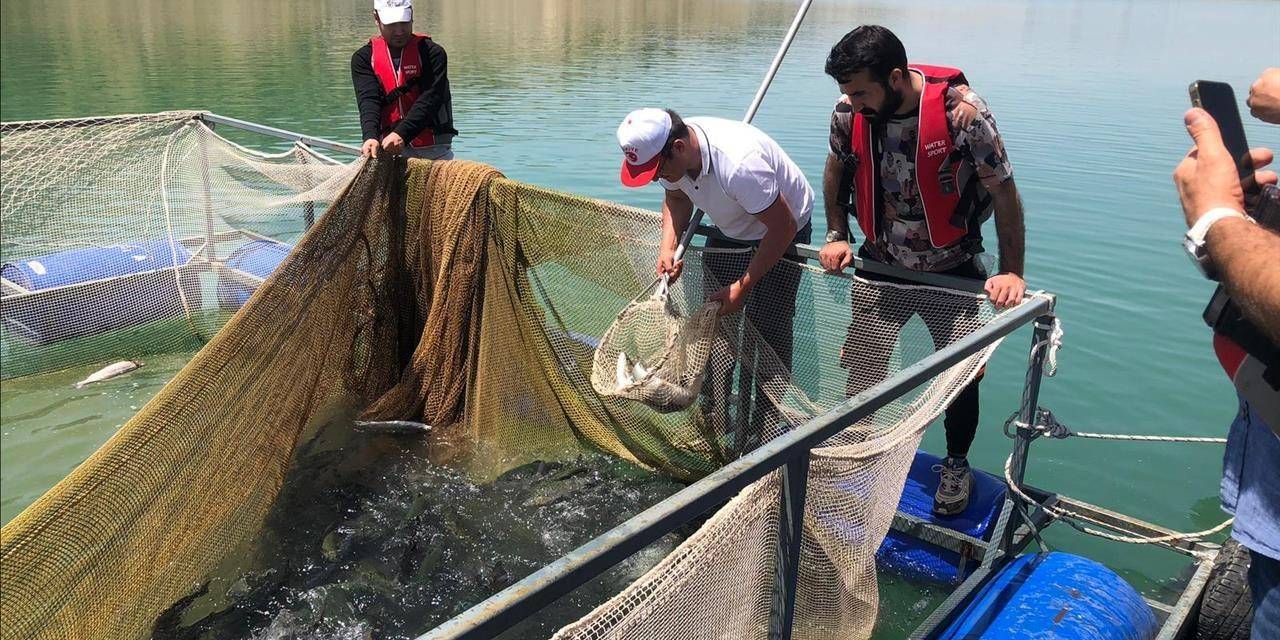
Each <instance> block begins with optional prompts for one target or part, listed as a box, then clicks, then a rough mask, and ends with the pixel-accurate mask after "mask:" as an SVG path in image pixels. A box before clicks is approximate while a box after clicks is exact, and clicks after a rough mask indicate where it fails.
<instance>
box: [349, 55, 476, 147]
mask: <svg viewBox="0 0 1280 640" xmlns="http://www.w3.org/2000/svg"><path fill="white" fill-rule="evenodd" d="M391 53H392V57H393V58H398V56H399V52H397V51H392V52H391ZM418 57H419V59H420V60H421V61H422V73H420V74H419V75H418V78H417V81H418V84H419V86H420V87H421V88H422V94H421V95H419V96H418V100H417V101H416V102H414V103H413V106H411V107H409V112H408V113H406V114H404V117H403V118H401V120H400V121H399V122H397V123H396V126H395V128H394V129H393V130H394V131H395V132H396V133H398V134H400V137H401V138H404V141H405V142H406V143H407V142H409V141H410V140H413V139H414V137H416V136H417V135H418V134H419V133H422V130H423V129H424V128H426V127H431V129H432V130H433V131H435V133H436V135H437V136H440V135H441V134H456V133H458V130H457V129H454V128H453V96H452V95H451V94H450V93H449V75H448V72H447V68H448V58H447V56H446V55H445V52H444V47H441V46H440V45H438V44H436V43H435V42H433V41H432V40H431V39H430V38H423V39H422V40H420V41H419V42H418ZM395 62H396V65H397V66H398V65H399V63H400V61H399V60H398V59H396V60H395ZM351 84H353V85H354V86H355V90H356V107H357V108H358V109H359V110H360V131H361V133H362V135H363V139H364V140H368V139H370V138H373V139H377V140H381V139H382V137H383V135H384V134H383V132H382V131H381V118H382V107H383V105H385V104H386V99H387V92H385V91H383V90H382V84H381V83H379V82H378V76H377V75H376V74H375V73H374V72H373V45H372V44H370V43H366V44H365V45H364V46H363V47H360V48H359V49H357V50H356V52H355V53H354V54H352V55H351ZM387 133H390V132H387Z"/></svg>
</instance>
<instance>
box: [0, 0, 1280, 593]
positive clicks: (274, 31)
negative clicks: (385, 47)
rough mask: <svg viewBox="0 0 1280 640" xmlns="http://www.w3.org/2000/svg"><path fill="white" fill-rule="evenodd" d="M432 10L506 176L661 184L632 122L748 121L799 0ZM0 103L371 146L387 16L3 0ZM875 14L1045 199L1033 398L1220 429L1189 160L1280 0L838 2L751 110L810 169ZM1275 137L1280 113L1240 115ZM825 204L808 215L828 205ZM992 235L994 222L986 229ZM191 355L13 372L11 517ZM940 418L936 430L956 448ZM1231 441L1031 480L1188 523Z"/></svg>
mask: <svg viewBox="0 0 1280 640" xmlns="http://www.w3.org/2000/svg"><path fill="white" fill-rule="evenodd" d="M418 5H419V6H418V13H417V18H418V19H417V22H416V27H417V29H418V30H419V31H425V32H429V33H431V34H432V35H433V36H434V37H435V39H436V40H437V41H438V42H439V43H440V44H442V45H443V46H444V47H445V48H446V49H447V50H448V52H449V64H450V78H451V81H452V88H453V94H454V111H455V114H456V120H457V123H456V124H457V127H458V129H459V130H460V131H461V132H462V135H461V136H460V137H459V138H458V140H457V141H456V143H455V150H456V152H457V154H458V155H459V156H460V157H464V158H471V159H475V160H480V161H483V162H488V163H491V164H493V165H495V166H496V167H498V168H499V169H501V170H502V171H503V172H505V173H506V174H507V175H508V176H509V177H512V178H515V179H519V180H524V181H528V182H532V183H536V184H540V185H546V186H550V187H554V188H557V189H563V190H566V191H573V192H576V193H580V194H585V195H589V196H595V197H600V198H606V199H610V200H615V201H619V202H623V203H627V204H632V205H638V206H644V207H648V208H657V207H658V205H659V202H660V193H659V192H658V189H657V187H652V188H649V189H644V190H627V189H624V188H622V187H621V186H620V185H619V184H618V183H617V178H616V176H617V163H618V156H619V154H618V150H617V147H616V143H615V141H614V137H613V131H614V128H615V127H616V126H617V123H618V121H619V119H620V118H621V117H622V116H623V115H624V114H625V113H627V112H628V111H629V110H631V109H633V108H636V107H639V106H669V107H672V108H675V109H676V110H678V111H680V112H681V113H682V114H684V115H717V116H723V117H732V118H737V117H740V116H741V114H742V112H743V110H744V109H745V107H746V105H747V103H748V102H749V100H750V97H751V95H752V94H753V92H754V91H755V88H756V86H757V84H758V82H759V79H760V77H761V75H762V74H763V72H764V70H765V69H766V68H767V66H768V63H769V61H770V59H771V57H772V56H773V53H774V51H775V49H776V47H777V43H778V41H779V40H780V38H781V37H782V35H783V34H784V33H785V31H786V29H787V27H788V25H789V24H790V21H791V18H792V16H793V14H794V10H795V8H796V4H795V3H791V2H770V1H759V2H748V1H742V2H731V1H722V0H704V1H696V0H651V1H646V2H615V1H612V0H543V1H538V2H534V1H532V0H507V1H475V0H447V1H443V2H424V1H422V0H420V1H419V3H418ZM0 19H2V20H0V21H2V24H3V34H2V35H3V38H0V117H2V118H3V120H6V121H11V120H24V119H39V118H54V117H66V116H88V115H104V114H115V113H131V112H132V113H136V112H148V111H158V110H167V109H183V108H196V109H208V110H211V111H214V112H217V113H220V114H224V115H228V116H232V117H237V118H242V119H247V120H252V121H255V122H261V123H265V124H271V125H275V126H279V127H284V128H288V129H294V130H297V131H301V132H305V133H308V134H311V135H317V136H324V137H329V138H333V139H337V140H342V141H347V142H351V143H358V142H359V141H358V138H359V127H358V124H357V119H356V116H355V106H354V99H353V94H352V90H351V86H350V76H349V58H350V54H351V52H352V51H354V50H355V49H356V48H357V47H359V46H360V45H361V44H362V43H363V41H364V40H366V39H367V38H368V36H369V35H370V34H371V33H372V32H373V27H374V25H373V22H372V18H371V16H370V9H369V7H368V4H367V3H366V2H364V1H363V0H352V1H344V2H337V1H333V0H325V1H319V0H277V1H275V2H270V3H262V2H249V1H247V0H228V1H220V2H195V1H192V0H165V1H160V0H93V1H90V0H47V1H39V2H37V1H35V0H6V2H5V3H4V4H3V5H0ZM869 22H874V23H880V24H884V25H886V26H889V27H890V28H892V29H893V30H894V31H895V32H897V33H898V35H899V36H900V37H902V39H903V40H904V42H905V43H906V46H907V50H908V53H909V54H910V55H911V57H912V58H913V59H914V60H918V61H922V62H932V63H939V64H948V65H953V66H959V67H961V68H963V69H964V70H965V71H966V72H967V74H968V76H969V78H970V80H971V82H972V84H973V86H974V88H975V89H976V90H978V91H979V92H981V93H982V94H983V95H984V96H985V97H986V98H987V100H988V102H989V104H990V105H991V108H992V110H993V113H994V114H995V117H996V119H997V122H998V123H999V125H1000V129H1001V131H1002V133H1003V134H1004V137H1005V143H1006V145H1007V147H1008V151H1009V155H1010V157H1011V159H1012V162H1013V165H1014V172H1015V176H1016V179H1017V184H1018V186H1019V190H1020V192H1021V194H1022V197H1023V200H1024V202H1025V205H1026V212H1027V275H1028V281H1029V283H1030V285H1031V286H1032V288H1036V289H1045V290H1048V291H1051V292H1054V293H1056V294H1058V296H1059V306H1058V311H1059V313H1060V315H1061V317H1062V319H1063V323H1064V328H1065V330H1066V341H1065V344H1066V346H1065V348H1064V350H1063V352H1062V354H1061V357H1060V361H1061V371H1060V373H1059V374H1058V376H1057V377H1055V378H1053V379H1050V380H1047V381H1046V384H1045V386H1044V389H1043V393H1042V399H1041V402H1042V404H1043V405H1045V406H1047V407H1050V408H1052V409H1053V410H1054V412H1055V413H1056V414H1057V415H1058V417H1059V418H1060V419H1062V420H1063V421H1064V422H1065V423H1067V424H1069V425H1070V426H1072V427H1074V428H1076V429H1079V430H1087V431H1101V432H1120V433H1137V434H1168V435H1210V436H1221V435H1225V433H1226V430H1227V425H1228V424H1229V422H1230V419H1231V417H1232V414H1233V411H1234V408H1235V402H1234V397H1233V393H1232V390H1231V387H1230V385H1229V384H1228V382H1227V380H1226V379H1225V377H1224V376H1223V375H1222V373H1221V371H1220V370H1219V369H1218V366H1217V364H1216V362H1215V360H1214V358H1213V355H1212V351H1211V349H1210V346H1209V331H1208V329H1207V328H1206V327H1204V326H1203V324H1202V322H1201V321H1200V319H1199V315H1200V311H1201V309H1202V308H1203V306H1204V303H1205V301H1206V300H1207V297H1208V295H1209V293H1210V291H1211V286H1210V283H1208V282H1207V281H1205V280H1203V279H1202V278H1200V277H1199V276H1198V275H1197V273H1196V271H1195V270H1194V268H1192V267H1191V265H1190V264H1188V262H1187V259H1186V258H1185V257H1184V256H1183V255H1182V251H1181V248H1180V245H1179V239H1180V235H1181V233H1182V231H1183V230H1184V225H1183V222H1182V217H1181V213H1180V211H1179V209H1178V205H1177V201H1176V197H1175V195H1174V193H1173V188H1172V184H1171V182H1170V177H1169V176H1170V171H1171V170H1172V168H1173V166H1174V165H1175V164H1176V163H1177V161H1178V159H1179V158H1180V156H1181V155H1182V154H1183V153H1184V152H1185V151H1186V149H1187V148H1188V146H1189V140H1188V138H1187V136H1186V133H1185V131H1184V129H1183V127H1182V124H1181V114H1182V112H1183V111H1184V110H1185V108H1186V106H1187V93H1186V88H1187V85H1188V83H1190V82H1191V81H1192V80H1195V79H1197V78H1206V79H1219V80H1224V81H1228V82H1230V83H1231V84H1232V85H1233V86H1234V87H1235V88H1236V91H1237V96H1238V97H1239V98H1240V99H1241V102H1243V97H1244V95H1245V92H1246V91H1247V88H1248V85H1249V83H1250V82H1251V81H1252V80H1253V78H1255V77H1256V76H1257V75H1258V73H1259V72H1261V70H1262V69H1263V68H1264V67H1267V66H1274V65H1277V64H1280V29H1277V28H1276V25H1278V24H1280V3H1275V2H981V3H948V2H911V1H909V2H895V3H882V2H828V1H823V0H818V2H815V6H814V8H813V9H812V11H811V12H810V15H809V17H808V19H807V20H806V22H805V24H804V26H803V28H802V29H801V31H800V34H799V36H798V38H797V40H796V43H795V45H794V46H793V48H792V50H791V52H790V54H789V55H788V57H787V59H786V62H785V63H784V64H783V66H782V69H781V71H780V73H779V76H778V78H777V80H776V81H775V82H774V84H773V87H772V88H771V90H770V92H769V96H768V98H767V99H766V100H765V102H764V105H763V107H762V109H761V110H760V113H759V115H758V117H757V118H756V124H757V125H759V126H760V127H761V128H762V129H764V130H765V131H766V132H768V133H770V134H771V135H773V136H774V137H775V138H776V139H777V140H778V141H779V142H780V143H781V144H782V146H783V147H784V148H786V149H787V151H788V153H789V154H791V156H792V157H793V158H794V159H795V160H796V161H797V162H798V163H799V164H800V166H801V168H802V169H803V170H804V171H805V173H806V174H807V175H808V177H809V179H810V181H811V182H813V183H814V185H815V187H817V186H818V185H819V184H820V180H821V175H822V165H823V161H824V158H825V154H826V139H827V123H828V118H829V114H830V109H831V105H832V104H833V102H834V100H835V98H836V97H837V92H836V88H835V86H834V84H833V83H832V81H831V80H830V79H829V78H828V77H826V76H825V75H823V74H822V63H823V60H824V59H825V56H826V52H827V50H828V49H829V47H830V46H831V44H832V43H834V42H835V41H836V40H837V39H838V38H839V37H840V35H842V34H843V33H845V32H846V31H848V30H849V29H851V28H852V27H854V26H856V25H857V24H860V23H869ZM1246 120H1247V122H1246V130H1247V133H1248V135H1249V137H1250V139H1251V140H1252V142H1253V143H1254V144H1256V145H1266V146H1269V147H1271V148H1273V149H1276V148H1280V127H1267V126H1266V125H1262V124H1260V123H1258V122H1257V121H1254V120H1252V119H1250V118H1248V117H1247V116H1246ZM820 217H821V209H820V208H819V210H818V211H816V212H815V227H816V228H815V234H814V237H815V238H821V237H822V235H823V233H824V232H825V229H823V228H822V226H823V225H822V224H821V223H820V222H819V221H818V220H817V218H820ZM990 244H991V245H994V242H991V243H990ZM1028 342H1029V333H1028V332H1026V331H1023V332H1019V333H1017V334H1015V335H1014V336H1012V337H1011V338H1010V339H1009V340H1008V341H1007V342H1006V344H1005V346H1004V347H1003V348H1002V349H1001V351H1000V352H999V353H998V354H997V355H996V357H995V358H994V360H993V362H992V364H991V366H990V368H989V373H988V375H987V379H986V381H985V383H984V385H983V389H984V390H983V400H982V410H983V416H984V418H983V428H982V430H981V432H980V433H979V436H978V440H977V442H976V444H975V446H974V450H973V453H972V454H971V459H972V460H973V462H974V463H975V464H976V465H978V466H980V467H983V468H985V469H989V470H998V469H1000V468H1001V465H1002V464H1003V461H1004V459H1005V457H1006V456H1007V455H1008V453H1009V449H1010V442H1009V441H1008V440H1007V439H1005V438H1004V436H1003V435H1002V434H1001V430H1000V424H1001V423H1002V422H1003V421H1004V419H1005V417H1007V416H1008V415H1009V413H1010V412H1012V411H1013V410H1014V409H1015V408H1016V405H1017V402H1018V399H1019V389H1020V386H1021V384H1022V376H1023V373H1024V370H1025V362H1026V350H1027V346H1028ZM189 355H190V354H175V355H173V356H172V357H171V358H170V359H169V360H166V359H164V358H160V359H158V360H157V361H156V362H152V363H149V365H148V367H146V368H144V369H143V370H142V371H140V372H138V373H135V374H133V375H132V376H131V377H127V378H122V379H120V380H117V381H113V382H111V383H107V384H105V385H102V386H100V387H97V388H93V387H91V388H89V389H86V390H83V391H76V392H72V391H70V390H69V389H68V386H69V384H70V383H71V382H74V381H75V380H77V379H79V378H81V377H83V376H84V375H86V374H87V373H89V372H91V371H92V370H94V369H95V368H96V366H95V367H84V368H80V369H76V370H72V371H67V372H61V373H56V374H49V375H47V376H42V377H39V378H33V379H27V380H21V381H15V382H6V383H4V389H3V400H2V401H0V412H2V413H3V424H2V425H0V431H2V432H3V441H2V444H3V447H2V448H0V450H2V452H3V465H2V473H3V476H2V480H3V505H2V506H0V515H2V517H3V520H5V521H8V520H9V519H10V518H12V517H13V516H14V515H16V514H17V513H18V512H19V511H20V510H21V509H22V508H23V507H25V506H26V505H27V504H29V503H30V502H31V501H32V500H34V499H35V498H36V497H38V496H39V494H40V493H41V492H43V491H44V490H45V489H46V488H47V487H48V486H50V485H51V484H52V483H53V482H55V481H56V480H57V479H58V478H60V477H61V476H62V475H64V474H65V473H66V472H67V471H69V470H70V469H71V468H73V467H74V466H75V465H76V464H78V463H79V462H80V461H82V460H83V459H84V458H85V457H86V456H87V455H88V454H89V453H91V452H92V451H93V450H94V449H95V448H96V447H97V446H98V445H100V444H101V443H102V442H103V441H104V440H105V439H106V438H107V437H109V436H110V434H111V433H112V432H113V431H114V429H115V428H116V427H117V426H118V425H119V424H121V423H122V422H123V421H124V420H125V419H127V417H128V416H130V415H132V413H133V412H134V411H135V410H136V407H138V406H140V405H141V404H142V403H143V402H145V401H146V399H147V398H148V397H149V396H150V395H151V394H152V393H154V392H155V391H156V390H157V389H158V388H159V386H160V385H161V384H163V382H164V381H165V380H166V379H167V377H168V376H170V375H172V374H173V373H174V372H176V370H177V368H179V367H180V365H181V363H182V362H183V361H184V360H185V358H186V357H188V356H189ZM942 435H943V434H942V431H941V429H940V428H936V429H933V430H932V431H931V432H930V433H929V434H928V436H927V437H926V442H925V444H926V447H928V448H931V449H933V450H935V451H937V450H940V449H941V447H942ZM1221 454H1222V451H1221V448H1220V447H1217V446H1213V445H1185V444H1160V443H1154V444H1153V443H1141V444H1137V443H1113V442H1098V441H1082V440H1069V441H1042V442H1038V443H1036V445H1035V446H1034V447H1033V450H1032V460H1031V463H1030V468H1029V471H1028V481H1029V482H1031V483H1033V484H1035V485H1037V486H1041V487H1045V488H1051V489H1054V490H1058V491H1061V492H1063V493H1066V494H1068V495H1072V496H1074V497H1077V498H1080V499H1083V500H1086V501H1089V502H1093V503H1096V504H1099V505H1102V506H1105V507H1108V508H1111V509H1114V510H1118V511H1122V512H1125V513H1129V514H1131V515H1134V516H1136V517H1139V518H1143V519H1147V520H1150V521H1153V522H1156V523H1159V524H1162V525H1166V526H1169V527H1171V528H1174V529H1179V530H1197V529H1202V528H1206V527H1208V526H1210V525H1213V524H1216V523H1217V522H1219V521H1221V519H1222V518H1223V517H1224V516H1223V515H1222V514H1221V513H1220V511H1219V510H1218V506H1217V498H1216V496H1217V481H1218V478H1219V476H1220V473H1221ZM1048 541H1049V543H1050V545H1051V546H1055V547H1056V548H1062V549H1065V550H1069V551H1074V552H1078V553H1084V554H1087V555H1090V556H1092V557H1095V558H1098V559H1101V560H1103V561H1105V562H1107V563H1108V564H1109V565H1110V566H1112V567H1113V568H1115V569H1117V570H1119V571H1121V572H1122V573H1123V574H1124V575H1125V577H1126V578H1128V579H1130V580H1131V581H1133V582H1134V583H1135V584H1136V585H1137V586H1139V588H1141V589H1143V590H1144V591H1146V592H1149V593H1152V592H1155V591H1158V590H1159V589H1160V588H1161V586H1162V585H1163V584H1165V583H1166V581H1167V580H1169V579H1170V577H1171V576H1172V575H1173V574H1174V573H1175V570H1176V567H1177V565H1178V561H1175V560H1174V559H1173V557H1172V555H1171V554H1167V553H1161V552H1157V551H1154V550H1151V549H1147V548H1134V547H1130V546H1124V545H1119V544H1114V543H1104V542H1101V541H1097V540H1094V539H1090V538H1085V537H1083V536H1081V535H1079V534H1076V533H1074V532H1073V531H1071V530H1069V529H1068V528H1066V527H1057V528H1055V529H1054V530H1053V531H1052V532H1051V533H1050V535H1049V536H1048Z"/></svg>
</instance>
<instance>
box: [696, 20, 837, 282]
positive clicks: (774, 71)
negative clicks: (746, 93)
mask: <svg viewBox="0 0 1280 640" xmlns="http://www.w3.org/2000/svg"><path fill="white" fill-rule="evenodd" d="M812 4H813V0H803V2H801V3H800V8H799V9H798V10H797V11H796V17H795V18H794V19H792V20H791V27H790V28H789V29H787V35H786V36H785V37H783V38H782V44H781V45H779V46H778V52H777V53H775V54H773V62H772V63H770V64H769V70H768V71H766V72H765V74H764V80H762V81H761V82H760V88H758V89H756V95H755V97H754V98H752V99H751V104H750V105H749V106H748V107H747V113H746V115H744V116H742V121H743V122H747V123H749V122H751V121H752V120H753V119H755V117H756V112H757V111H759V110H760V103H762V102H764V94H766V93H768V92H769V85H771V84H773V77H774V76H776V75H778V67H781V66H782V59H783V58H784V57H786V55H787V50H788V49H790V48H791V42H792V41H794V40H795V39H796V32H798V31H800V23H802V22H804V16H805V14H807V13H809V5H812ZM703 215H704V212H703V211H702V209H698V210H696V211H694V212H693V218H691V219H690V220H689V225H688V226H686V227H685V228H684V233H683V234H682V235H681V236H680V245H679V246H677V247H676V254H675V259H676V260H679V259H680V258H682V257H684V252H685V248H686V247H688V246H689V242H691V241H692V240H693V233H694V231H697V229H698V224H699V223H700V222H702V216H703Z"/></svg>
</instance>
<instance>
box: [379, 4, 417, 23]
mask: <svg viewBox="0 0 1280 640" xmlns="http://www.w3.org/2000/svg"><path fill="white" fill-rule="evenodd" d="M373 10H374V11H377V12H378V20H379V21H380V22H382V24H395V23H397V22H409V21H410V20H413V0H373Z"/></svg>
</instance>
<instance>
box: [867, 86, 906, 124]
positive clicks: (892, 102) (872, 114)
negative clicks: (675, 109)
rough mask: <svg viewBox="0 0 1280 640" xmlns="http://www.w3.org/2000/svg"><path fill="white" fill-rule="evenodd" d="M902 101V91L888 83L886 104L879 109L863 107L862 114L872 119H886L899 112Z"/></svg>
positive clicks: (885, 93)
mask: <svg viewBox="0 0 1280 640" xmlns="http://www.w3.org/2000/svg"><path fill="white" fill-rule="evenodd" d="M902 102H903V95H902V92H901V91H895V90H894V89H893V87H890V86H889V85H887V84H886V85H885V86H884V104H883V105H881V106H880V109H879V110H876V109H871V108H868V107H863V108H862V115H863V116H866V117H868V118H871V119H872V120H884V119H885V118H888V117H890V116H892V115H893V114H894V113H895V112H897V111H898V109H899V108H900V107H902Z"/></svg>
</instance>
